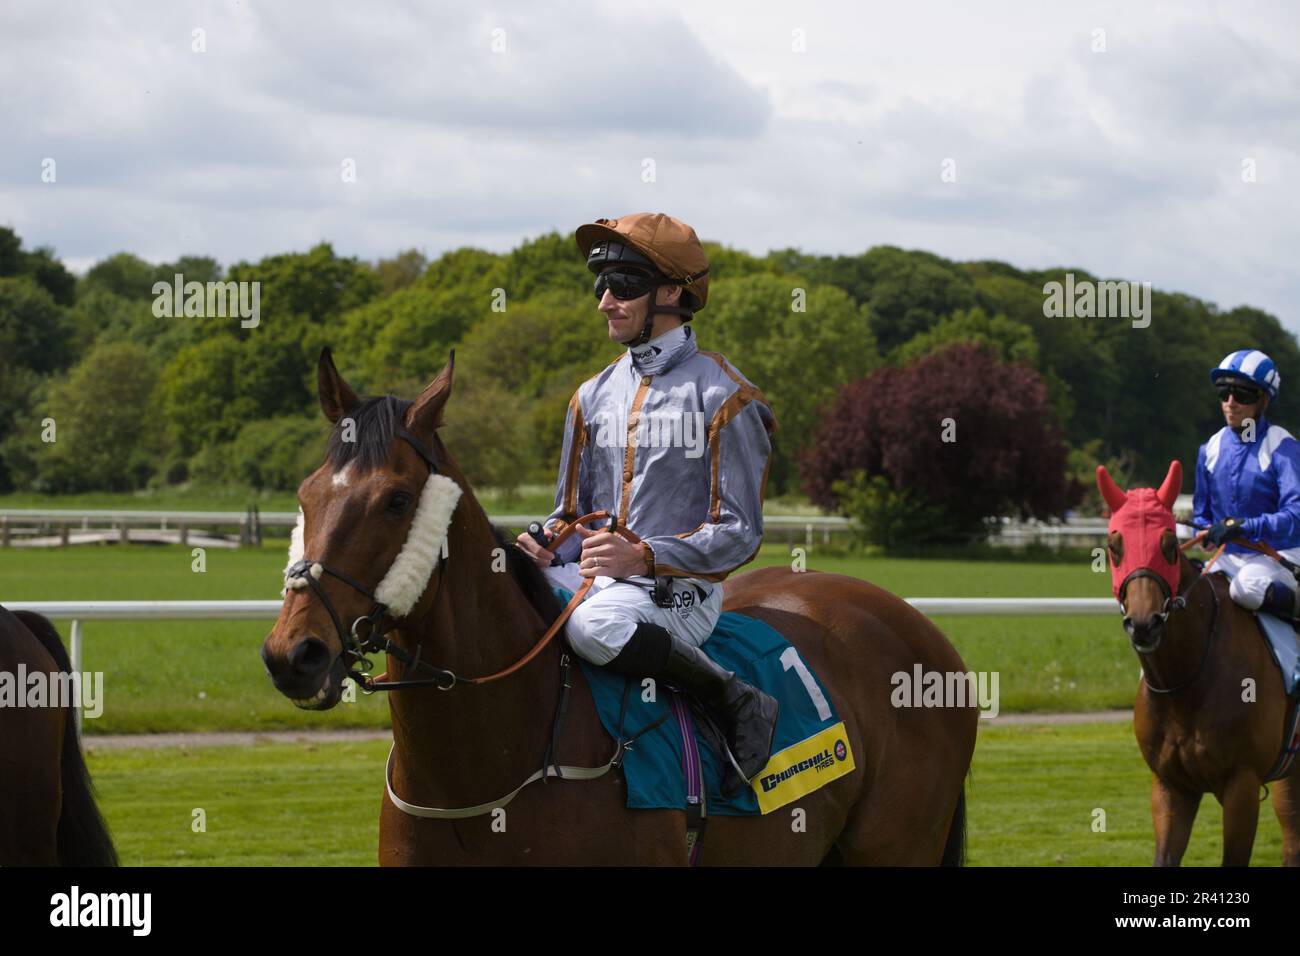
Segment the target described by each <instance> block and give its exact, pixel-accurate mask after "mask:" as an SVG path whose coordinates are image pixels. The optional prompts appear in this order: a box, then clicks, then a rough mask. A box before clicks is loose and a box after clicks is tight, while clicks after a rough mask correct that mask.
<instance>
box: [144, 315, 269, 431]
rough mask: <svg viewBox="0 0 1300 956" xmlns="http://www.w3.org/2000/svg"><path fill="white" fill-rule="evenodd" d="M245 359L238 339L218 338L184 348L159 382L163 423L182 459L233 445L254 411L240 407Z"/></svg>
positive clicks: (229, 336) (248, 407)
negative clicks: (238, 380) (237, 382)
mask: <svg viewBox="0 0 1300 956" xmlns="http://www.w3.org/2000/svg"><path fill="white" fill-rule="evenodd" d="M241 354H242V352H241V349H240V347H239V342H238V341H236V340H235V338H234V336H232V335H218V336H213V337H212V338H210V339H206V340H204V341H202V342H199V343H198V344H196V345H191V346H188V347H186V348H184V349H181V351H180V352H178V353H176V356H175V357H174V358H173V359H172V360H171V362H169V363H168V364H167V367H166V368H164V369H163V371H162V374H161V376H160V378H159V382H158V394H159V399H160V407H161V410H162V419H163V421H164V422H165V423H166V427H167V434H168V438H169V439H170V440H171V442H172V443H173V444H174V445H175V446H176V448H177V449H178V450H179V452H180V454H181V455H183V456H186V457H188V456H189V455H193V454H194V453H195V452H197V451H198V450H199V449H200V448H204V447H213V446H215V445H219V444H222V443H223V442H227V441H230V440H232V439H233V438H234V437H235V436H236V435H237V434H239V430H240V428H242V427H243V426H244V424H245V423H246V422H247V420H248V418H249V414H248V413H251V412H252V411H254V409H253V408H252V407H250V406H247V405H238V406H237V404H236V403H237V400H238V395H237V391H236V385H235V376H236V369H237V368H238V366H239V361H240V358H241Z"/></svg>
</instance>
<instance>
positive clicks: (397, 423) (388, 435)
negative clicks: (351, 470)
mask: <svg viewBox="0 0 1300 956" xmlns="http://www.w3.org/2000/svg"><path fill="white" fill-rule="evenodd" d="M412 404H413V403H412V402H410V401H407V400H406V399H402V398H397V397H396V396H394V395H380V396H372V397H370V398H363V399H362V400H361V401H359V402H358V403H357V404H356V405H355V406H353V408H352V409H350V410H349V411H348V414H347V417H348V418H351V419H352V420H353V421H354V422H355V423H356V427H355V431H356V435H355V437H356V441H344V440H343V428H342V423H343V419H339V421H338V422H337V423H336V424H335V425H334V429H333V430H332V431H331V432H330V437H329V445H328V446H327V448H326V452H325V455H326V457H327V458H328V460H329V463H330V466H331V467H332V468H333V469H334V470H335V471H338V470H339V469H341V468H343V467H344V466H345V465H347V464H348V463H349V462H356V463H357V465H358V467H359V468H360V469H361V470H362V471H363V472H365V471H370V470H371V469H373V468H378V467H379V466H380V465H381V464H383V463H384V461H386V460H387V458H388V452H389V448H390V447H391V446H392V444H393V440H394V439H395V438H396V437H397V429H398V428H399V427H401V424H402V422H403V421H404V419H405V416H406V410H407V409H408V408H410V407H411V405H412ZM489 527H490V528H491V529H492V537H493V538H494V539H495V540H496V542H497V544H498V545H499V546H500V547H501V548H502V549H503V550H504V551H505V554H506V570H507V571H508V572H509V573H510V576H511V577H512V578H514V580H515V583H516V584H517V585H519V590H521V591H523V592H524V596H525V597H527V598H528V603H529V604H531V605H532V606H533V607H534V608H536V609H537V613H538V614H540V615H541V616H542V620H544V621H546V623H547V624H550V623H551V622H552V621H554V620H555V619H556V618H557V617H559V616H560V611H561V610H562V607H561V605H560V601H559V598H557V597H556V596H555V592H554V591H552V590H551V584H550V582H549V581H547V580H546V575H545V574H543V573H542V569H541V568H539V567H538V566H537V564H536V563H535V562H534V561H533V559H532V558H530V557H529V556H528V555H527V554H525V553H524V551H523V550H522V549H521V548H520V547H519V544H518V542H516V541H515V539H514V537H513V536H512V535H511V534H510V533H509V532H508V531H506V530H504V529H502V528H499V527H497V526H496V525H494V524H489Z"/></svg>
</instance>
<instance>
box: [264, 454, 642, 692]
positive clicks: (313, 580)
mask: <svg viewBox="0 0 1300 956" xmlns="http://www.w3.org/2000/svg"><path fill="white" fill-rule="evenodd" d="M397 437H398V438H400V439H402V440H403V441H405V442H406V443H407V444H409V445H410V446H411V447H412V448H413V449H415V453H416V454H417V455H419V456H420V458H421V459H422V460H423V461H424V463H425V464H426V465H428V466H429V474H430V475H434V474H440V472H439V470H438V464H437V461H436V459H435V458H434V456H433V453H432V452H431V451H430V450H429V449H428V448H426V447H425V446H424V444H423V443H422V442H421V441H420V440H419V439H418V438H416V437H415V436H414V435H412V434H411V433H410V432H409V431H407V430H406V429H405V428H401V429H398V431H397ZM601 518H609V519H610V523H609V526H608V528H607V529H606V530H607V531H609V532H610V533H612V534H620V535H622V536H623V537H624V538H626V539H627V540H629V541H631V542H632V543H633V544H639V543H640V542H641V539H640V537H638V536H637V535H636V534H635V533H634V532H633V531H631V530H630V529H628V528H620V527H618V518H617V516H615V515H611V514H610V513H609V512H608V511H593V512H591V513H590V514H585V515H583V516H582V517H580V518H577V519H576V520H574V521H573V522H571V523H570V524H569V526H568V527H566V528H565V529H564V531H562V532H561V533H560V534H559V535H558V536H557V537H556V538H555V540H554V541H552V542H551V543H550V545H549V546H544V547H545V549H546V550H547V551H550V552H552V553H554V552H555V549H556V548H558V547H559V546H560V545H561V544H562V543H563V542H564V541H565V539H567V538H568V537H569V535H571V534H573V533H574V531H575V530H576V527H577V525H580V524H585V523H587V522H588V521H596V520H599V519H601ZM446 564H447V557H446V555H445V553H444V554H443V555H442V556H441V557H440V558H439V560H438V586H437V589H436V590H435V591H434V596H433V604H435V605H436V604H437V602H438V596H439V595H440V594H441V591H442V579H443V570H444V568H445V567H446ZM326 574H328V575H330V576H331V577H333V578H337V579H338V580H340V581H342V582H343V583H344V584H346V585H348V586H349V587H350V588H352V589H353V590H354V591H357V592H359V593H361V594H363V595H365V596H366V597H368V598H369V599H370V601H371V607H370V610H369V611H367V612H366V613H365V614H363V615H362V616H361V617H358V618H357V619H356V620H354V621H353V622H352V626H351V627H350V628H346V629H345V628H344V627H343V620H342V619H341V618H340V617H339V613H338V611H337V610H336V609H335V607H334V604H333V602H331V601H330V599H329V595H328V594H326V593H325V589H324V588H323V587H322V586H321V584H320V580H319V579H320V578H321V577H322V576H324V575H326ZM285 578H286V580H290V581H298V582H302V581H305V582H306V586H307V587H309V588H311V590H312V592H313V593H314V594H315V595H316V597H318V598H319V599H320V602H321V603H322V604H323V605H324V606H325V610H326V611H328V612H329V616H330V620H331V621H333V622H334V630H335V631H336V632H337V634H338V638H339V642H340V644H341V645H342V647H343V656H344V658H345V660H346V662H347V663H346V666H347V667H348V672H347V676H348V677H350V678H352V680H353V681H355V682H356V684H357V686H358V687H360V688H361V689H362V691H363V692H364V693H367V694H373V693H375V692H376V691H394V690H402V689H404V688H408V687H437V688H438V689H439V690H451V689H452V688H454V687H456V686H457V685H458V684H487V683H490V682H492V681H496V680H501V679H502V678H504V677H509V676H510V675H511V674H513V673H515V672H516V671H518V670H519V669H520V668H522V667H524V666H525V665H527V664H528V663H529V662H530V661H532V660H533V659H534V658H535V657H536V656H537V655H538V654H540V653H541V652H542V650H543V649H544V648H545V647H546V645H547V644H549V643H550V642H551V641H552V639H554V637H555V635H556V634H558V633H559V632H560V629H561V628H563V627H564V622H565V621H566V620H568V618H569V615H570V614H572V613H573V611H574V609H575V608H576V607H577V606H578V605H579V604H581V603H582V600H583V598H585V597H586V596H587V592H588V591H589V590H591V585H592V583H593V582H594V581H595V578H588V579H587V580H586V581H585V582H584V583H583V584H582V586H581V587H579V588H578V590H577V592H576V593H575V594H574V595H573V598H572V599H571V600H570V601H569V603H568V605H566V606H565V608H564V610H563V611H561V612H560V615H559V617H557V618H556V619H555V621H554V622H553V623H552V624H551V626H550V627H549V628H547V629H546V633H544V634H543V635H542V637H541V639H540V640H538V642H537V643H536V644H535V645H534V646H533V648H532V649H531V650H530V651H528V653H527V654H525V655H524V656H523V657H521V658H520V659H519V660H517V661H515V662H514V663H513V664H511V665H509V666H508V667H506V668H504V669H502V670H499V671H497V672H496V673H495V674H487V675H485V676H483V677H460V676H459V675H457V674H456V673H454V672H453V671H450V670H448V669H447V668H444V667H437V666H435V665H433V664H430V663H429V662H428V661H424V660H421V659H420V655H421V653H422V652H423V648H420V647H417V648H416V649H415V653H414V654H411V653H409V652H408V651H407V650H405V649H404V648H403V647H401V646H400V645H398V644H395V643H394V642H393V641H392V640H391V639H390V638H389V637H387V636H386V631H387V629H386V628H381V627H380V625H381V623H382V622H383V620H384V618H385V616H387V615H388V606H387V605H385V604H384V603H383V602H382V601H380V600H379V598H378V597H376V596H375V593H374V592H373V591H372V590H371V589H370V588H368V587H366V586H365V585H364V584H362V583H361V582H360V581H357V580H356V579H355V578H353V577H351V576H350V575H347V574H344V573H343V572H342V571H340V570H338V569H337V568H332V567H330V566H329V565H327V564H324V563H322V562H320V561H313V560H311V559H310V558H307V557H304V558H302V559H300V560H298V561H296V562H295V563H294V564H292V565H291V566H290V567H289V568H288V569H286V572H285ZM296 586H298V587H301V586H302V585H301V584H298V585H296ZM390 619H391V618H390ZM363 625H364V628H363ZM363 630H364V632H365V633H364V636H363V635H362V631H363ZM380 653H384V654H391V655H392V656H393V657H395V658H397V659H398V660H399V661H401V662H402V663H403V664H404V665H406V668H407V670H421V669H423V670H426V671H431V672H432V673H433V674H434V676H433V677H425V678H415V679H412V680H388V679H387V678H388V673H387V672H386V671H385V672H384V673H382V674H379V675H378V676H376V677H371V676H370V670H371V668H372V667H373V666H374V665H373V664H372V663H371V662H370V660H369V659H368V658H367V656H366V655H367V654H380Z"/></svg>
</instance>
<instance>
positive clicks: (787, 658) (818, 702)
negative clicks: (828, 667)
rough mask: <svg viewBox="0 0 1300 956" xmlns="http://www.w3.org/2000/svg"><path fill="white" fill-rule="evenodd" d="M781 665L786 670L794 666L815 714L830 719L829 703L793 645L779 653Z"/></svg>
mask: <svg viewBox="0 0 1300 956" xmlns="http://www.w3.org/2000/svg"><path fill="white" fill-rule="evenodd" d="M781 665H782V666H783V667H784V668H785V669H786V670H789V669H790V668H792V667H793V668H794V671H795V673H796V674H798V675H799V679H800V680H801V681H803V686H804V690H806V691H808V696H809V697H811V698H812V702H813V704H814V705H815V706H816V708H817V716H818V717H819V718H821V719H822V720H830V719H831V705H830V704H828V703H826V697H825V695H824V694H822V689H821V688H820V687H818V686H817V681H816V680H815V679H814V678H813V676H812V671H810V670H808V668H807V666H806V665H805V664H804V662H803V660H802V659H801V658H800V657H799V652H798V651H797V650H795V648H794V646H793V645H792V646H790V647H787V648H786V649H785V653H783V654H782V655H781Z"/></svg>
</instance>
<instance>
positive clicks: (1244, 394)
mask: <svg viewBox="0 0 1300 956" xmlns="http://www.w3.org/2000/svg"><path fill="white" fill-rule="evenodd" d="M1262 394H1263V393H1262V392H1260V391H1259V389H1256V388H1242V387H1241V386H1240V385H1220V386H1219V401H1221V402H1226V401H1227V400H1228V396H1229V395H1231V396H1232V397H1233V398H1235V399H1236V400H1237V404H1238V405H1254V404H1255V403H1256V402H1257V401H1259V398H1260V395H1262Z"/></svg>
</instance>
